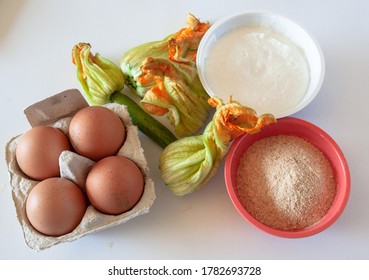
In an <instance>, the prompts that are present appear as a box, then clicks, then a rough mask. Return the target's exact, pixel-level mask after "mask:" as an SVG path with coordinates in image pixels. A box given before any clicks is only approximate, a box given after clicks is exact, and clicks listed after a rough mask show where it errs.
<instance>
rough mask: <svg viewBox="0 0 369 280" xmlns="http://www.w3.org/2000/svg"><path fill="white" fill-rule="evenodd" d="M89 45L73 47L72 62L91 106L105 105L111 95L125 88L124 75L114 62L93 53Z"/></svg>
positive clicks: (81, 44)
mask: <svg viewBox="0 0 369 280" xmlns="http://www.w3.org/2000/svg"><path fill="white" fill-rule="evenodd" d="M90 50H91V46H90V44H88V43H79V44H77V45H75V46H74V47H73V50H72V61H73V63H74V64H75V65H76V66H77V79H78V81H79V83H80V84H81V86H82V89H83V94H84V97H85V99H86V100H87V102H88V103H89V105H103V104H106V103H108V102H109V100H110V95H111V94H113V93H114V92H116V91H120V90H121V89H122V88H123V87H124V75H123V73H122V71H121V70H120V68H119V67H118V66H116V65H115V64H114V63H113V62H111V61H109V60H108V59H106V58H104V57H102V56H100V55H99V54H98V53H96V54H95V55H93V54H92V53H91V51H90Z"/></svg>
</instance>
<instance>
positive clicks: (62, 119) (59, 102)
mask: <svg viewBox="0 0 369 280" xmlns="http://www.w3.org/2000/svg"><path fill="white" fill-rule="evenodd" d="M87 106H88V103H87V102H86V101H85V99H84V98H83V96H82V94H81V92H80V91H79V90H77V89H69V90H66V91H63V92H60V93H58V94H56V95H53V96H51V97H49V98H46V99H44V100H42V101H40V102H37V103H35V104H33V105H31V106H29V107H27V108H26V109H25V110H24V114H25V115H26V117H27V119H28V122H29V123H30V125H31V127H34V126H39V125H50V126H54V127H57V128H59V129H61V130H62V131H63V132H64V133H67V130H68V129H67V128H68V126H69V123H70V120H71V119H72V116H73V115H74V114H75V113H76V112H78V111H79V110H80V109H82V108H84V107H87ZM104 107H107V108H108V109H110V110H112V111H113V112H115V113H116V114H117V115H118V116H119V117H120V118H121V120H122V121H123V123H124V125H125V126H126V130H127V138H126V140H125V143H124V144H123V146H122V147H121V149H120V150H119V152H118V155H119V156H125V157H127V158H129V159H131V160H133V161H134V162H135V163H136V164H137V165H138V166H139V167H140V169H141V171H142V173H143V175H144V178H145V187H144V192H143V194H142V197H141V199H140V201H139V202H138V203H137V204H136V205H135V206H134V207H133V208H132V209H131V210H129V211H127V212H124V213H122V214H120V215H106V214H103V213H101V212H99V211H97V210H96V209H95V208H94V207H93V206H92V205H89V206H88V207H87V210H86V213H85V215H84V217H83V219H82V221H81V223H80V224H79V225H78V226H77V228H75V229H74V230H73V231H72V232H70V233H68V234H65V235H62V236H58V237H52V236H46V235H43V234H41V233H39V232H38V231H36V230H35V229H34V228H33V227H32V226H31V224H30V222H29V221H28V219H27V216H26V212H25V202H26V199H27V196H28V193H29V192H30V190H31V189H32V188H33V187H34V186H35V185H36V184H37V183H38V181H34V180H31V179H29V178H28V177H27V176H26V175H25V174H24V173H23V172H22V171H21V170H20V168H19V166H18V164H17V161H16V158H15V150H16V146H17V143H18V142H19V139H20V136H21V135H18V136H15V137H13V138H11V139H10V140H9V142H8V143H7V144H6V148H5V158H6V163H7V166H8V173H9V178H10V185H11V192H12V198H13V201H14V206H15V209H16V215H17V219H18V221H19V223H20V225H21V227H22V230H23V235H24V239H25V242H26V244H27V245H28V247H30V248H31V249H34V250H36V251H41V250H44V249H47V248H50V247H52V246H54V245H56V244H59V243H63V242H70V241H74V240H76V239H78V238H80V237H82V236H85V235H87V234H90V233H92V232H96V231H99V230H102V229H106V228H110V227H113V226H116V225H120V224H122V223H125V222H127V221H128V220H131V219H132V218H134V217H137V216H139V215H142V214H145V213H148V212H149V209H150V207H151V206H152V205H153V203H154V200H155V198H156V197H155V187H154V182H153V180H152V179H151V178H150V176H149V167H148V164H147V161H146V158H145V155H144V150H143V148H142V146H141V142H140V139H139V137H138V129H137V127H136V126H134V125H132V122H131V119H130V117H129V114H128V110H127V108H126V107H125V106H123V105H120V104H113V103H112V104H107V105H104ZM64 156H65V155H64ZM72 156H73V155H72ZM59 160H60V161H61V162H63V159H62V158H60V159H59ZM72 173H73V172H72ZM72 175H73V174H72ZM68 179H71V178H68ZM82 190H83V188H82Z"/></svg>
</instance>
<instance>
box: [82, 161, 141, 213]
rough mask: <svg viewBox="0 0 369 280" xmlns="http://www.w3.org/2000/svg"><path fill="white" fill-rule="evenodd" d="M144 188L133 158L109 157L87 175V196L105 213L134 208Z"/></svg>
mask: <svg viewBox="0 0 369 280" xmlns="http://www.w3.org/2000/svg"><path fill="white" fill-rule="evenodd" d="M143 189H144V177H143V174H142V172H141V170H140V169H139V167H138V166H137V165H136V164H135V163H134V162H133V161H131V160H130V159H128V158H125V157H120V156H110V157H107V158H104V159H102V160H100V161H99V162H97V163H96V164H95V165H94V166H93V167H92V169H91V171H90V172H89V174H88V175H87V179H86V193H87V196H88V198H89V200H90V202H91V204H92V205H93V206H94V207H95V208H96V209H97V210H99V211H101V212H103V213H105V214H111V215H117V214H121V213H123V212H126V211H128V210H130V209H131V208H133V206H135V205H136V204H137V202H138V201H139V200H140V198H141V195H142V193H143Z"/></svg>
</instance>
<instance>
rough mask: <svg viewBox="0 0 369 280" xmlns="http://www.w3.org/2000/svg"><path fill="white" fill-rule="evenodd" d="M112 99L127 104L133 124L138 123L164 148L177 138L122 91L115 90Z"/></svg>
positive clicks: (144, 131) (143, 131) (138, 125)
mask: <svg viewBox="0 0 369 280" xmlns="http://www.w3.org/2000/svg"><path fill="white" fill-rule="evenodd" d="M110 101H111V102H114V103H118V104H121V105H125V106H126V107H127V110H128V113H129V116H130V117H131V120H132V123H133V125H136V126H137V127H138V129H139V130H140V131H141V132H142V133H144V134H145V135H146V136H148V137H149V138H150V139H152V140H153V141H154V142H156V143H157V144H159V145H160V147H162V148H163V149H164V148H165V147H166V146H168V145H169V144H170V143H172V142H174V141H176V140H177V138H176V137H175V136H174V134H173V133H172V132H171V131H170V130H169V129H168V128H167V127H166V126H164V125H163V124H162V123H160V122H159V121H158V120H156V119H155V118H153V117H152V116H151V115H149V114H148V113H147V112H145V110H144V109H142V108H141V107H140V106H139V105H138V104H137V103H136V102H134V101H133V100H132V99H131V98H129V97H128V96H127V95H124V94H122V93H120V92H114V93H113V94H112V95H111V96H110Z"/></svg>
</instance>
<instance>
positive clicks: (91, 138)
mask: <svg viewBox="0 0 369 280" xmlns="http://www.w3.org/2000/svg"><path fill="white" fill-rule="evenodd" d="M69 138H70V141H71V143H72V146H73V148H74V149H75V151H76V152H77V153H78V154H80V155H82V156H85V157H87V158H89V159H92V160H94V161H98V160H100V159H102V158H104V157H107V156H111V155H115V154H117V153H118V151H119V149H120V148H121V146H122V145H123V143H124V141H125V138H126V129H125V126H124V124H123V122H122V121H121V119H120V118H119V117H118V115H116V114H115V113H114V112H113V111H111V110H109V109H107V108H105V107H101V106H89V107H85V108H83V109H81V110H80V111H78V112H77V113H76V114H75V115H74V117H73V118H72V120H71V122H70V125H69Z"/></svg>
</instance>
